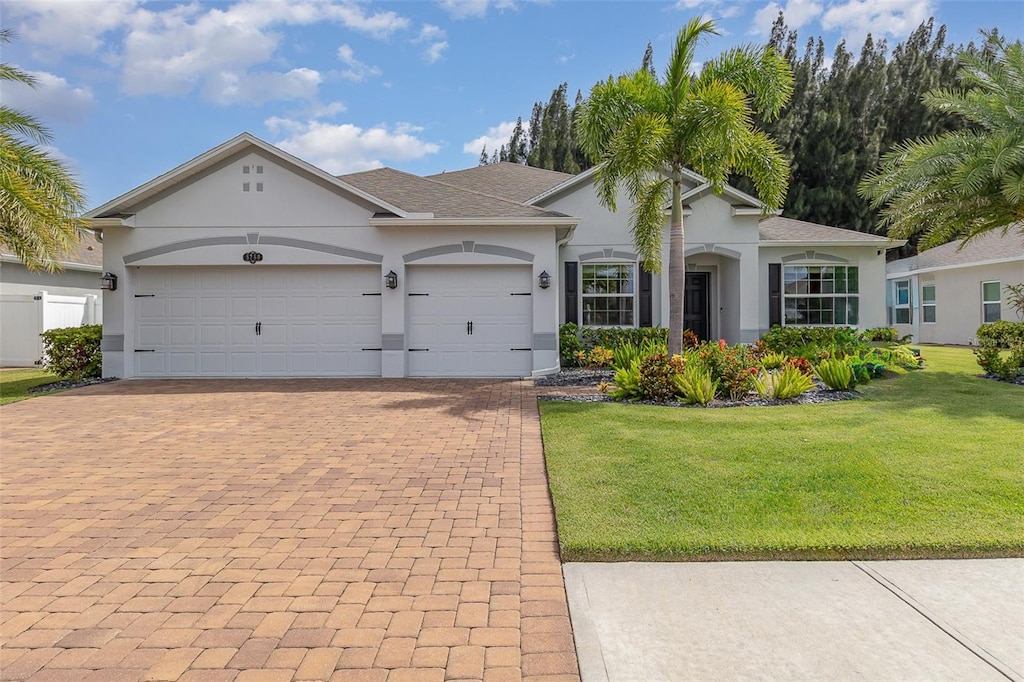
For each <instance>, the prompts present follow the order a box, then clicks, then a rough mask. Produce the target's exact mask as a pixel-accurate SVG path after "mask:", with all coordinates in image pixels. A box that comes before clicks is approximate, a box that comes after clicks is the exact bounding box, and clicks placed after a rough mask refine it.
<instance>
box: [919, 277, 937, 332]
mask: <svg viewBox="0 0 1024 682" xmlns="http://www.w3.org/2000/svg"><path fill="white" fill-rule="evenodd" d="M928 287H931V288H932V289H934V291H933V292H932V300H931V301H930V302H929V301H925V300H924V290H925V289H927V288H928ZM937 303H938V287H937V286H936V285H935V284H934V283H932V284H922V285H921V324H936V320H938V319H939V315H938V313H939V310H938V305H937ZM925 308H931V309H932V315H933V316H934V317H935V319H934V320H931V321H930V322H929V321H928V320H926V319H924V318H925V315H924V311H925Z"/></svg>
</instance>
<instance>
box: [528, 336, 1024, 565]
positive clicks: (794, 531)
mask: <svg viewBox="0 0 1024 682" xmlns="http://www.w3.org/2000/svg"><path fill="white" fill-rule="evenodd" d="M922 352H923V354H924V357H925V359H926V369H925V370H924V371H914V372H910V373H909V374H907V375H906V376H904V377H901V378H897V379H889V380H881V381H874V382H872V383H871V384H870V385H868V386H864V387H861V389H860V390H861V393H862V395H863V397H862V398H860V399H857V400H852V401H847V402H840V403H827V404H821V405H785V406H778V407H749V408H728V409H699V408H690V409H679V408H669V407H648V406H639V405H619V404H608V403H597V404H595V403H590V404H586V403H557V402H542V403H541V414H542V424H543V432H544V449H545V455H546V457H547V465H548V475H549V479H550V484H551V492H552V495H553V497H554V501H555V508H556V514H557V519H558V534H559V541H560V543H561V548H562V558H563V560H565V561H581V560H628V559H641V560H678V559H700V560H713V559H758V558H787V559H838V558H912V557H913V558H924V557H980V556H1024V387H1022V386H1014V385H1011V384H1006V383H1001V382H996V381H991V380H987V379H982V378H979V377H978V376H977V374H978V371H979V370H978V367H977V365H976V364H975V362H974V356H973V354H972V353H971V352H970V351H969V350H967V349H962V348H943V347H927V346H926V347H923V348H922Z"/></svg>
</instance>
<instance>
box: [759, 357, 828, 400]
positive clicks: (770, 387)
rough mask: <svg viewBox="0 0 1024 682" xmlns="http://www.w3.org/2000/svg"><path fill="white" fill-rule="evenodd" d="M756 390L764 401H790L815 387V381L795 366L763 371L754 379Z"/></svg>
mask: <svg viewBox="0 0 1024 682" xmlns="http://www.w3.org/2000/svg"><path fill="white" fill-rule="evenodd" d="M753 384H754V390H756V391H757V395H758V397H759V398H761V399H762V400H767V399H769V398H771V399H774V400H790V399H792V398H796V397H797V396H799V395H800V394H802V393H806V392H807V391H809V390H811V389H812V388H813V387H814V380H813V379H811V377H810V376H809V375H807V374H805V373H803V372H801V371H800V370H799V369H797V368H796V367H794V366H793V365H787V366H785V367H783V368H782V369H777V370H774V371H766V370H762V371H761V372H760V373H759V374H757V375H756V376H755V377H754V379H753Z"/></svg>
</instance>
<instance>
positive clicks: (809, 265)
mask: <svg viewBox="0 0 1024 682" xmlns="http://www.w3.org/2000/svg"><path fill="white" fill-rule="evenodd" d="M787 268H832V269H833V270H834V269H836V268H843V269H844V270H851V269H852V270H856V271H857V291H854V292H851V291H845V292H839V291H833V292H831V293H818V294H811V293H806V294H799V293H797V294H787V293H786V269H787ZM832 281H833V282H835V281H836V280H835V278H834V274H833V280H832ZM797 298H803V299H825V298H831V299H833V302H834V301H835V299H837V298H843V299H850V298H855V299H857V321H856V322H850V321H849V320H847V321H846V322H836V321H835V312H836V311H835V308H834V307H833V309H832V320H833V321H832V322H831V323H829V324H825V323H823V322H809V323H806V324H800V323H798V322H793V323H788V322H786V299H797ZM781 322H782V326H783V327H858V326H860V266H859V265H845V264H836V263H829V262H822V261H818V262H813V261H812V262H809V263H796V264H793V263H782V320H781Z"/></svg>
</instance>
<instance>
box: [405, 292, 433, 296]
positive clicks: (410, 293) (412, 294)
mask: <svg viewBox="0 0 1024 682" xmlns="http://www.w3.org/2000/svg"><path fill="white" fill-rule="evenodd" d="M409 295H410V296H430V294H414V293H413V292H411V291H410V292H409Z"/></svg>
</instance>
